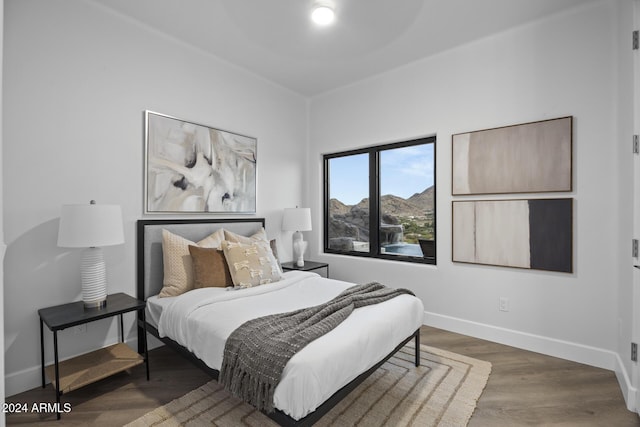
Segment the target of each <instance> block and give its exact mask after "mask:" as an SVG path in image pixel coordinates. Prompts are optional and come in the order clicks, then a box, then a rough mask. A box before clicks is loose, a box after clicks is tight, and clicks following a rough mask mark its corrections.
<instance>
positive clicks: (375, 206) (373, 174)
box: [322, 135, 438, 265]
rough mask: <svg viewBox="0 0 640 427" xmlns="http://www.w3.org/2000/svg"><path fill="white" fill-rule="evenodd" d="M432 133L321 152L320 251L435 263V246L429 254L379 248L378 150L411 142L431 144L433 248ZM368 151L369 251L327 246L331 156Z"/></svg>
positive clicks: (435, 191) (434, 142)
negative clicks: (409, 138) (321, 235)
mask: <svg viewBox="0 0 640 427" xmlns="http://www.w3.org/2000/svg"><path fill="white" fill-rule="evenodd" d="M436 142H437V138H436V136H435V135H434V136H426V137H420V138H416V139H411V140H407V141H402V142H393V143H387V144H381V145H375V146H371V147H367V148H360V149H354V150H347V151H341V152H338V153H330V154H324V155H323V156H322V158H323V175H324V176H323V178H324V207H323V225H324V236H323V246H324V253H327V254H335V255H347V256H358V257H364V258H378V259H386V260H393V261H401V262H412V263H419V264H431V265H436V264H437V259H438V253H437V249H434V256H433V257H416V256H409V255H400V254H394V255H390V254H385V253H382V252H381V251H380V196H381V195H380V152H382V151H385V150H390V149H396V148H404V147H410V146H415V145H423V144H433V240H434V246H435V248H437V246H438V245H437V241H438V240H437V215H436V211H437V209H436V193H437V185H436V177H437V173H436V168H437V161H436V149H437V143H436ZM358 154H368V155H369V195H368V197H369V252H361V251H344V250H337V249H331V248H330V247H329V208H330V203H329V201H330V195H331V191H330V190H331V189H330V176H329V173H330V171H329V162H330V160H331V159H336V158H340V157H346V156H352V155H358Z"/></svg>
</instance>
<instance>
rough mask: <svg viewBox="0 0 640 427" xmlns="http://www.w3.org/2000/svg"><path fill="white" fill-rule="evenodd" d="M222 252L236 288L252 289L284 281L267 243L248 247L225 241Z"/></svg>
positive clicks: (258, 242) (254, 243) (252, 244)
mask: <svg viewBox="0 0 640 427" xmlns="http://www.w3.org/2000/svg"><path fill="white" fill-rule="evenodd" d="M222 251H223V252H224V257H225V259H226V260H227V264H228V265H229V272H230V273H231V278H232V279H233V285H234V287H235V288H250V287H253V286H258V285H264V284H267V283H273V282H277V281H278V280H280V279H282V275H281V274H280V268H279V267H278V263H277V261H276V259H275V258H274V256H273V253H272V252H271V248H270V247H269V242H267V241H256V242H253V243H251V244H248V245H247V244H244V243H236V242H229V241H224V242H222Z"/></svg>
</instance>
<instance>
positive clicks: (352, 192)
mask: <svg viewBox="0 0 640 427" xmlns="http://www.w3.org/2000/svg"><path fill="white" fill-rule="evenodd" d="M368 162H369V161H368V154H358V155H354V156H348V157H339V158H334V159H331V161H330V179H331V181H330V182H331V198H335V199H338V200H340V201H341V202H342V203H345V204H347V205H355V204H356V203H359V202H360V201H361V200H362V199H364V198H365V197H369V172H368ZM433 163H434V162H433V144H422V145H415V146H410V147H403V148H395V149H392V150H384V151H382V152H381V154H380V169H381V175H382V177H381V183H380V185H381V193H382V194H383V195H385V194H393V195H395V196H400V197H402V198H405V199H407V198H409V197H411V196H412V195H413V194H415V193H421V192H423V191H424V190H425V189H427V188H429V187H430V186H432V185H433Z"/></svg>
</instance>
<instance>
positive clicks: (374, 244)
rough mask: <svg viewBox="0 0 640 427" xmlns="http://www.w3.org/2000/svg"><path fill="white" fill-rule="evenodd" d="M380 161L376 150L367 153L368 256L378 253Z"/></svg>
mask: <svg viewBox="0 0 640 427" xmlns="http://www.w3.org/2000/svg"><path fill="white" fill-rule="evenodd" d="M379 201H380V161H379V156H378V151H377V150H371V151H370V152H369V254H371V255H378V254H379V252H380V249H379V248H380V207H379V206H378V204H379V203H378V202H379Z"/></svg>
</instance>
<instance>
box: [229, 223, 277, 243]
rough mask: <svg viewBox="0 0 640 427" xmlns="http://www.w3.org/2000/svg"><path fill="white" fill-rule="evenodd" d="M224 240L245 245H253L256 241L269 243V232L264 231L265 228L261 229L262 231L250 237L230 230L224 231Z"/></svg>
mask: <svg viewBox="0 0 640 427" xmlns="http://www.w3.org/2000/svg"><path fill="white" fill-rule="evenodd" d="M224 240H227V241H229V242H234V243H244V244H251V243H254V242H256V241H265V242H268V241H269V240H267V232H266V231H265V230H264V228H263V227H261V228H260V230H258V231H256V232H255V233H254V234H253V235H251V236H249V237H247V236H242V235H240V234H236V233H234V232H232V231H229V230H224Z"/></svg>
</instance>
